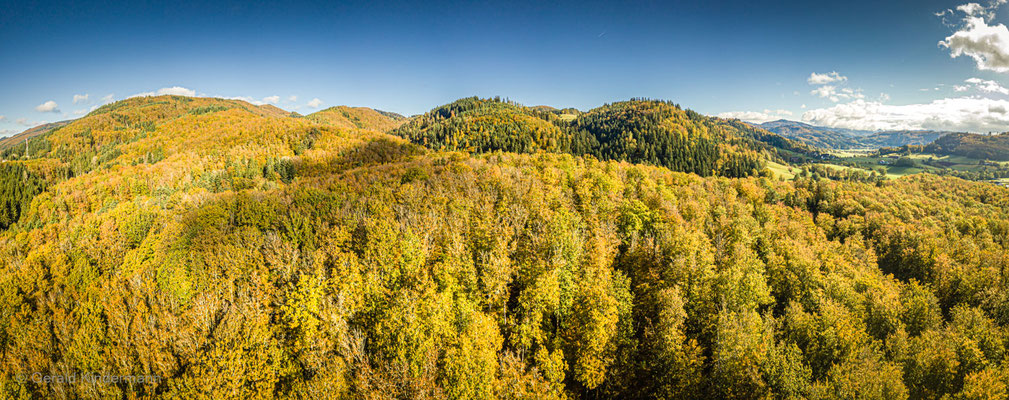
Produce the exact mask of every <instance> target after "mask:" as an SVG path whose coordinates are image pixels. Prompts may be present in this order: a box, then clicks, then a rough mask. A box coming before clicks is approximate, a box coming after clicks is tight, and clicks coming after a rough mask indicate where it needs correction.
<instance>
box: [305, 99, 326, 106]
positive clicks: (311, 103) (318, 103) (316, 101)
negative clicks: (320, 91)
mask: <svg viewBox="0 0 1009 400" xmlns="http://www.w3.org/2000/svg"><path fill="white" fill-rule="evenodd" d="M306 105H307V106H309V107H312V108H319V106H321V105H322V100H319V98H318V97H317V98H314V99H312V100H310V101H309V102H308V103H307V104H306Z"/></svg>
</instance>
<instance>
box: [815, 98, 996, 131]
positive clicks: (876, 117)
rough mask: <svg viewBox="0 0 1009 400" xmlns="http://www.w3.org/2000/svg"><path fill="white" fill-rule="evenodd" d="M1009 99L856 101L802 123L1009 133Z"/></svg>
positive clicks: (866, 127) (822, 110) (839, 126)
mask: <svg viewBox="0 0 1009 400" xmlns="http://www.w3.org/2000/svg"><path fill="white" fill-rule="evenodd" d="M1007 110H1009V100H996V99H987V98H981V97H959V98H944V99H937V100H933V101H932V102H930V103H921V104H906V105H886V104H883V103H881V102H876V101H865V100H863V99H858V100H854V101H852V102H849V103H845V104H838V105H835V106H833V107H829V108H820V109H815V110H809V111H806V112H805V113H803V114H802V120H803V121H805V122H809V123H811V124H815V125H822V126H832V127H838V128H850V129H866V130H878V129H934V130H950V131H971V132H994V131H999V132H1001V131H1007V130H1009V112H1007Z"/></svg>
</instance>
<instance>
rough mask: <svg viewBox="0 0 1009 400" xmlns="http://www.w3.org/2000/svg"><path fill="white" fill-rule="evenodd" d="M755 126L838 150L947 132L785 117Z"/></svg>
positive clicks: (913, 141)
mask: <svg viewBox="0 0 1009 400" xmlns="http://www.w3.org/2000/svg"><path fill="white" fill-rule="evenodd" d="M757 126H759V127H761V128H764V129H767V130H768V131H771V132H775V133H778V134H780V135H782V136H785V137H787V138H790V139H795V140H799V141H802V142H803V143H806V144H808V145H810V146H815V147H819V148H823V149H839V150H846V149H877V148H881V147H900V146H905V145H923V144H928V143H931V142H932V141H933V140H935V139H937V138H939V137H940V136H942V135H945V134H947V133H950V132H939V131H925V130H895V131H865V130H855V129H845V128H830V127H823V126H813V125H809V124H805V123H802V122H797V121H788V120H778V121H772V122H765V123H763V124H759V125H757Z"/></svg>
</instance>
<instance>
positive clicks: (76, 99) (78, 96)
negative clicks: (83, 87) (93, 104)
mask: <svg viewBox="0 0 1009 400" xmlns="http://www.w3.org/2000/svg"><path fill="white" fill-rule="evenodd" d="M86 101H88V94H87V93H84V94H75V95H74V104H77V103H81V102H86Z"/></svg>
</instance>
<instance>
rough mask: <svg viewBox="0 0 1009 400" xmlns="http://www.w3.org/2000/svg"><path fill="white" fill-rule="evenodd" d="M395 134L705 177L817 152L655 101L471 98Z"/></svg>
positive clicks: (451, 145)
mask: <svg viewBox="0 0 1009 400" xmlns="http://www.w3.org/2000/svg"><path fill="white" fill-rule="evenodd" d="M391 133H392V134H395V135H398V136H401V137H403V138H406V139H408V140H410V141H412V142H413V143H416V144H420V145H424V146H426V147H429V148H432V149H436V150H466V151H472V152H493V151H505V152H516V153H535V152H539V151H546V152H554V153H570V154H575V155H593V156H595V157H597V158H599V159H603V160H618V161H628V162H634V163H647V164H651V165H659V166H664V167H668V168H670V169H673V170H676V171H684V172H694V173H697V174H699V175H702V176H708V175H713V174H714V175H725V176H747V175H755V174H757V173H759V172H760V171H761V170H762V169H763V168H764V166H765V165H766V161H767V160H769V159H774V160H781V159H783V158H786V157H789V158H791V157H795V156H797V155H801V156H811V155H812V154H813V153H814V151H813V150H812V149H810V148H808V147H807V146H804V145H801V144H799V143H796V142H792V141H790V140H788V139H785V138H782V137H780V136H777V135H775V134H772V133H769V132H766V131H763V130H760V129H755V128H752V127H750V126H748V125H745V124H742V123H738V122H733V121H727V120H722V119H718V118H712V117H706V116H702V115H700V114H697V113H695V112H693V111H690V110H683V109H681V108H680V107H679V106H677V105H675V104H672V103H669V102H663V101H654V100H631V101H626V102H619V103H613V104H607V105H604V106H602V107H598V108H595V109H592V110H589V111H586V112H577V113H576V112H573V111H571V110H568V111H564V110H557V109H554V108H550V107H544V106H537V107H525V106H522V105H520V104H515V103H511V102H507V101H501V100H499V99H480V98H475V97H474V98H467V99H462V100H459V101H456V102H454V103H451V104H447V105H444V106H441V107H438V108H435V109H434V110H431V111H430V112H428V113H426V114H424V115H422V116H419V117H416V118H414V119H412V120H410V121H409V122H407V123H406V124H404V125H403V126H401V127H399V128H398V129H396V130H393V131H392V132H391Z"/></svg>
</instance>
